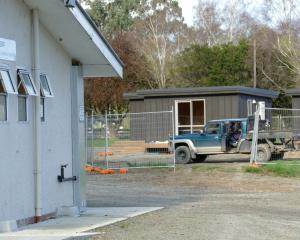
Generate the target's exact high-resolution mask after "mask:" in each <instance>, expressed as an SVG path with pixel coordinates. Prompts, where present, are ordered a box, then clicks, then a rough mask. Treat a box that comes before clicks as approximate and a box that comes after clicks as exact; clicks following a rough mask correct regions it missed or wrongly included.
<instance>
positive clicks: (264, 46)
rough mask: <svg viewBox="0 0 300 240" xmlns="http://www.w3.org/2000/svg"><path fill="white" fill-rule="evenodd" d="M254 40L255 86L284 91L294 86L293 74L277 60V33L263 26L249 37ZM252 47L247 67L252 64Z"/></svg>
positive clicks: (251, 47)
mask: <svg viewBox="0 0 300 240" xmlns="http://www.w3.org/2000/svg"><path fill="white" fill-rule="evenodd" d="M252 39H256V52H257V57H256V62H257V86H258V87H260V88H267V89H269V88H271V89H274V90H282V91H285V90H286V89H288V88H291V87H294V86H295V73H293V72H292V71H290V69H289V68H287V67H285V66H284V65H283V64H282V62H281V61H279V60H278V55H280V53H279V52H278V49H277V48H276V47H274V46H275V45H276V42H277V33H276V31H274V30H272V29H271V28H269V27H267V26H264V27H260V28H258V29H256V31H255V33H254V34H253V35H252V36H251V39H250V42H252ZM252 52H253V46H252V45H250V51H249V63H248V64H249V65H251V64H252V62H253V54H252Z"/></svg>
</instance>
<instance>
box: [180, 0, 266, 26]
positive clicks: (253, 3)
mask: <svg viewBox="0 0 300 240" xmlns="http://www.w3.org/2000/svg"><path fill="white" fill-rule="evenodd" d="M228 1H230V0H218V3H219V2H221V3H223V4H226V2H228ZM178 2H179V6H180V7H181V8H182V15H183V17H184V20H185V23H186V24H188V25H189V26H192V25H193V20H194V19H193V17H194V8H195V7H196V6H197V3H198V0H178ZM248 2H249V4H250V6H249V8H250V9H251V10H254V9H257V8H259V5H260V4H261V3H262V0H248ZM254 12H255V11H254Z"/></svg>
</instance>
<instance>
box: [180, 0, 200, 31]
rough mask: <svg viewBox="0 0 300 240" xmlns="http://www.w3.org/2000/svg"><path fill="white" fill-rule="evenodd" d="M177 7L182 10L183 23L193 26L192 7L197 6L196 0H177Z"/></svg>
mask: <svg viewBox="0 0 300 240" xmlns="http://www.w3.org/2000/svg"><path fill="white" fill-rule="evenodd" d="M178 2H179V6H180V7H181V8H182V15H183V17H184V21H185V23H186V24H188V25H189V26H191V25H193V17H194V10H193V9H194V7H195V6H196V5H197V2H198V0H178Z"/></svg>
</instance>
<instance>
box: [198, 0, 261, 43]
mask: <svg viewBox="0 0 300 240" xmlns="http://www.w3.org/2000/svg"><path fill="white" fill-rule="evenodd" d="M246 9H247V4H246V2H245V1H244V0H228V1H225V2H222V3H220V1H216V0H198V5H197V7H196V12H195V19H194V26H195V28H196V30H197V31H198V43H199V44H207V45H208V46H215V45H219V44H224V43H238V42H239V41H240V40H241V39H244V38H247V37H249V36H250V34H251V31H252V28H253V26H255V24H256V22H255V20H254V19H253V18H252V17H251V16H250V14H249V13H248V12H247V10H246Z"/></svg>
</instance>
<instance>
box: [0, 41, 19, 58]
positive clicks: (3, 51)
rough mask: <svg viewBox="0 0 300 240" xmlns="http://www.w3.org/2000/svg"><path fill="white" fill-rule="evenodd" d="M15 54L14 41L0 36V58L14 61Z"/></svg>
mask: <svg viewBox="0 0 300 240" xmlns="http://www.w3.org/2000/svg"><path fill="white" fill-rule="evenodd" d="M16 56H17V47H16V41H14V40H9V39H5V38H0V59H2V60H7V61H16Z"/></svg>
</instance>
